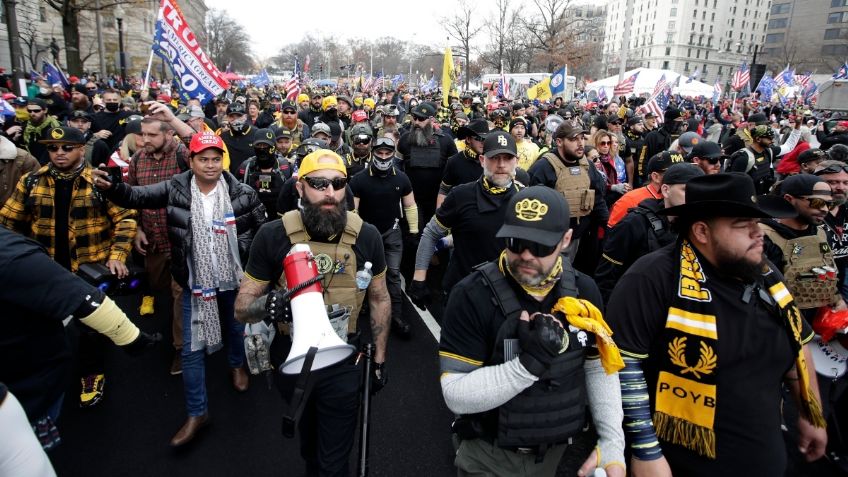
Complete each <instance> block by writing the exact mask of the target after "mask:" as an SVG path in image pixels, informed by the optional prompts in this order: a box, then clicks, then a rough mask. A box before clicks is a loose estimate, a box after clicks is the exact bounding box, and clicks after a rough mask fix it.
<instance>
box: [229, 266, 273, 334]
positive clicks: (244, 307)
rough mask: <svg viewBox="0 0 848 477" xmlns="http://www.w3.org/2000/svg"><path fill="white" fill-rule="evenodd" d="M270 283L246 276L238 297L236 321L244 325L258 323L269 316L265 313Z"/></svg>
mask: <svg viewBox="0 0 848 477" xmlns="http://www.w3.org/2000/svg"><path fill="white" fill-rule="evenodd" d="M267 292H268V283H267V282H260V281H257V280H256V279H254V278H252V277H251V276H250V275H247V274H245V275H244V278H243V279H242V281H241V285H240V286H239V292H238V296H236V319H237V320H239V321H240V322H242V323H256V322H259V321H262V320H263V319H265V318H266V317H267V316H268V312H267V311H265V300H266V298H267V295H266V293H267Z"/></svg>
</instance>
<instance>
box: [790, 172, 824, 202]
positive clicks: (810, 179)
mask: <svg viewBox="0 0 848 477" xmlns="http://www.w3.org/2000/svg"><path fill="white" fill-rule="evenodd" d="M819 182H824V179H822V178H821V177H819V176H815V175H813V174H795V175H792V176H789V177H787V178H786V179H785V180H784V181H783V182H781V183H780V188H779V190H780V195H783V194H789V195H791V196H794V197H803V196H807V195H831V194H832V193H831V191H829V190H813V189H814V188H815V186H816V184H818V183H819Z"/></svg>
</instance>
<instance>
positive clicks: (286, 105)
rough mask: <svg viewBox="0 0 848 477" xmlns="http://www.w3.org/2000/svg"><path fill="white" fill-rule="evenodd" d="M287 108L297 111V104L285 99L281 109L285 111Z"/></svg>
mask: <svg viewBox="0 0 848 477" xmlns="http://www.w3.org/2000/svg"><path fill="white" fill-rule="evenodd" d="M287 109H293V110H294V111H295V112H297V106H296V105H295V104H294V102H293V101H289V100H285V101H283V104H282V105H280V111H285V110H287Z"/></svg>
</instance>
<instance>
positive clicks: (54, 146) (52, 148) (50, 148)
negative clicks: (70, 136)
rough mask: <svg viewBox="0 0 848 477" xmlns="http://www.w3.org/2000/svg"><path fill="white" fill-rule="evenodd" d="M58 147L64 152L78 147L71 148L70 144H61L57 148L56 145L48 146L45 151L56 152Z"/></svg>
mask: <svg viewBox="0 0 848 477" xmlns="http://www.w3.org/2000/svg"><path fill="white" fill-rule="evenodd" d="M60 147H61V148H62V150H63V151H65V152H71V151H73V150H74V149H76V148H77V147H79V146H72V145H70V144H63V145H61V146H59V145H58V144H48V145H47V150H48V151H50V152H58V151H59V148H60Z"/></svg>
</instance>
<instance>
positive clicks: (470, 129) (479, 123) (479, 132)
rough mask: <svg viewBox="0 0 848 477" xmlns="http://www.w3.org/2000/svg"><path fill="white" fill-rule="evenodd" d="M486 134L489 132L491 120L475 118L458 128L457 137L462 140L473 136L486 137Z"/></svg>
mask: <svg viewBox="0 0 848 477" xmlns="http://www.w3.org/2000/svg"><path fill="white" fill-rule="evenodd" d="M486 134H489V121H487V120H485V119H475V120H473V121H471V122H469V123H468V124H466V125H465V126H461V127H460V128H458V129H457V130H456V138H457V139H459V140H460V141H462V140H464V139H465V138H467V137H473V136H480V137H482V138H483V139H485V138H486Z"/></svg>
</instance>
